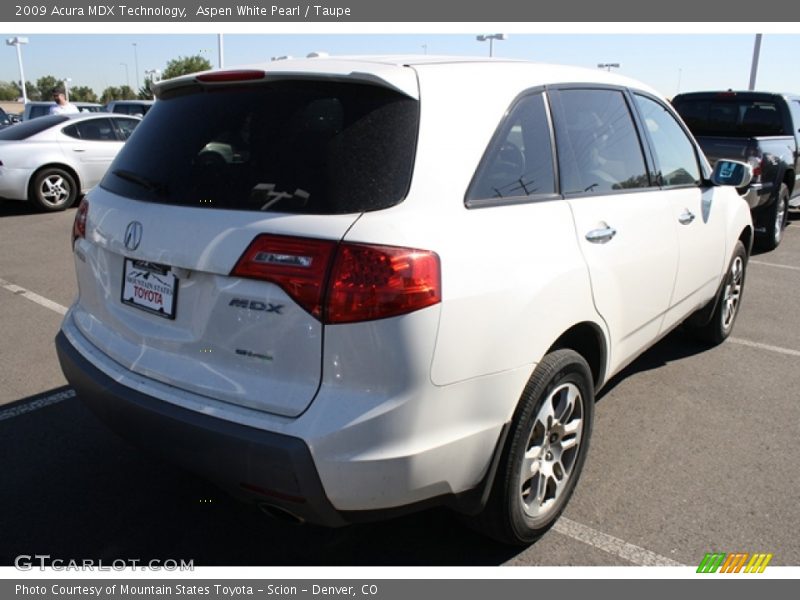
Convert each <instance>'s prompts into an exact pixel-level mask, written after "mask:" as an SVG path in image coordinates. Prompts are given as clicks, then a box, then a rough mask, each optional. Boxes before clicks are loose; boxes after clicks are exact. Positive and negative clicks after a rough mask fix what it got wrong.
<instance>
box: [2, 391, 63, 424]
mask: <svg viewBox="0 0 800 600" xmlns="http://www.w3.org/2000/svg"><path fill="white" fill-rule="evenodd" d="M74 397H75V390H62V391H60V392H56V393H55V394H51V395H50V396H45V397H44V398H39V399H38V400H33V401H32V402H26V403H25V404H20V405H19V406H12V407H11V408H7V409H5V410H0V421H5V420H6V419H13V418H14V417H19V416H20V415H24V414H26V413H29V412H33V411H35V410H39V409H40V408H44V407H45V406H50V405H51V404H57V403H59V402H63V401H64V400H69V399H70V398H74Z"/></svg>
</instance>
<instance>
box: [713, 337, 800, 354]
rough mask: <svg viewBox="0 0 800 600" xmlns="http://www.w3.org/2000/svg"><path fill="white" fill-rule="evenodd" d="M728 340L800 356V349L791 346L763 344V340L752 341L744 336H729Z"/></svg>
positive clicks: (741, 344)
mask: <svg viewBox="0 0 800 600" xmlns="http://www.w3.org/2000/svg"><path fill="white" fill-rule="evenodd" d="M728 341H729V342H731V343H732V344H739V345H740V346H749V347H750V348H758V349H759V350H769V351H770V352H777V353H779V354H786V355H787V356H800V350H792V349H791V348H782V347H781V346H772V345H771V344H762V343H761V342H751V341H750V340H743V339H742V338H735V337H731V338H728Z"/></svg>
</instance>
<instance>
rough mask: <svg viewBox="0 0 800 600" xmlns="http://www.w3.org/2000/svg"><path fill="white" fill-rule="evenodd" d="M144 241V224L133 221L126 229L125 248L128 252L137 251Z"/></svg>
mask: <svg viewBox="0 0 800 600" xmlns="http://www.w3.org/2000/svg"><path fill="white" fill-rule="evenodd" d="M141 241H142V224H141V223H139V221H131V222H130V223H128V227H127V228H126V229H125V247H126V248H127V249H128V250H131V251H133V250H136V249H137V248H138V247H139V244H140V243H141Z"/></svg>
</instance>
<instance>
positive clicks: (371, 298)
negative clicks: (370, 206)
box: [231, 235, 441, 324]
mask: <svg viewBox="0 0 800 600" xmlns="http://www.w3.org/2000/svg"><path fill="white" fill-rule="evenodd" d="M231 274H232V275H235V276H238V277H248V278H253V279H261V280H263V281H269V282H272V283H274V284H276V285H278V286H280V287H281V288H282V289H283V290H284V291H285V292H286V293H287V294H289V296H291V297H292V298H293V299H294V301H295V302H297V303H298V304H299V305H300V306H302V307H303V308H304V309H305V310H307V311H308V312H309V313H310V314H312V315H313V316H314V317H315V318H317V319H319V320H320V321H322V322H324V323H326V324H334V323H354V322H358V321H371V320H375V319H384V318H387V317H394V316H398V315H402V314H406V313H410V312H413V311H415V310H419V309H421V308H425V307H427V306H431V305H433V304H437V303H438V302H441V269H440V265H439V257H438V256H437V255H436V253H434V252H430V251H426V250H416V249H412V248H400V247H396V246H377V245H368V244H350V243H339V244H337V243H336V242H332V241H326V240H314V239H308V238H295V237H283V236H273V235H260V236H258V237H257V238H256V239H255V240H253V242H252V243H251V244H250V246H249V247H248V248H247V250H245V252H244V254H243V255H242V257H241V258H240V259H239V261H238V262H237V264H236V267H234V269H233V271H232V273H231Z"/></svg>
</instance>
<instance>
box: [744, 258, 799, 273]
mask: <svg viewBox="0 0 800 600" xmlns="http://www.w3.org/2000/svg"><path fill="white" fill-rule="evenodd" d="M747 262H748V263H749V264H751V265H763V266H765V267H775V268H776V269H789V270H790V271H800V267H793V266H791V265H779V264H778V263H771V262H764V261H762V260H752V259H751V260H749V261H747Z"/></svg>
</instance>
